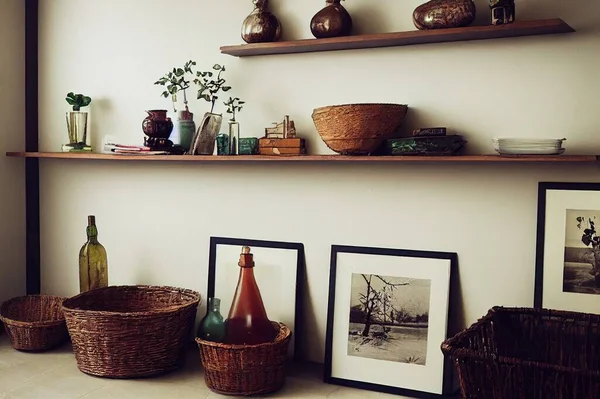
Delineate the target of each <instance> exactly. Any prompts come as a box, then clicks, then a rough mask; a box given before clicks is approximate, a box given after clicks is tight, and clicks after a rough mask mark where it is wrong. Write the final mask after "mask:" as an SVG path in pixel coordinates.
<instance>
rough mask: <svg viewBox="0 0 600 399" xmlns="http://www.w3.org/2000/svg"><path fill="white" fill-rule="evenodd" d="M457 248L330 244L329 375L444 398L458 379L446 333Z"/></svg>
mask: <svg viewBox="0 0 600 399" xmlns="http://www.w3.org/2000/svg"><path fill="white" fill-rule="evenodd" d="M457 263H458V256H457V254H456V253H446V252H431V251H413V250H404V249H387V248H368V247H350V246H337V245H334V246H332V249H331V271H330V281H329V307H328V312H327V337H326V344H325V373H324V380H325V382H327V383H331V384H337V385H344V386H349V387H354V388H360V389H367V390H373V391H379V392H386V393H390V394H396V395H406V396H412V397H419V398H440V397H444V395H447V394H451V393H452V391H453V389H454V387H453V381H452V374H451V371H452V369H451V365H450V364H449V363H448V359H446V358H445V357H444V355H443V353H442V351H441V349H440V347H441V344H442V342H443V341H444V340H445V339H446V338H447V335H448V321H449V315H448V314H449V309H450V289H451V285H452V284H451V278H452V276H453V274H454V270H455V269H456V267H457Z"/></svg>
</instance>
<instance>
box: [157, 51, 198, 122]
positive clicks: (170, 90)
mask: <svg viewBox="0 0 600 399" xmlns="http://www.w3.org/2000/svg"><path fill="white" fill-rule="evenodd" d="M194 65H196V61H192V60H190V61H188V62H186V63H185V64H184V65H183V68H177V67H175V68H173V70H172V71H169V72H168V73H166V74H165V76H163V77H162V78H160V79H158V80H157V81H156V82H154V84H155V85H160V86H165V88H166V90H165V91H163V92H162V96H163V97H165V98H168V97H169V96H171V99H172V101H173V111H175V112H177V107H176V106H175V104H176V103H177V93H178V92H179V91H182V92H183V104H184V105H185V110H186V111H187V112H189V108H188V101H187V94H186V90H187V89H189V88H190V83H191V82H190V80H187V79H186V75H187V74H190V75H192V76H193V74H194V72H193V71H192V66H194Z"/></svg>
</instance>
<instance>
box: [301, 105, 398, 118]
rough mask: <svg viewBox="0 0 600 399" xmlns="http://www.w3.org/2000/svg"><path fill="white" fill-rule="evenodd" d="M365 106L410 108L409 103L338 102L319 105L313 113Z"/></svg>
mask: <svg viewBox="0 0 600 399" xmlns="http://www.w3.org/2000/svg"><path fill="white" fill-rule="evenodd" d="M364 106H383V107H390V108H398V109H408V104H394V103H354V104H337V105H325V106H323V107H317V108H314V109H313V112H312V115H313V116H314V115H316V114H320V113H324V112H329V111H331V110H332V109H337V108H351V107H364Z"/></svg>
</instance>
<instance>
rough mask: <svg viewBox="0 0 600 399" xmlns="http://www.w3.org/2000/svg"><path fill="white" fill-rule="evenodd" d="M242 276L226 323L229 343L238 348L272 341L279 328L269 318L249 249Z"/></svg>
mask: <svg viewBox="0 0 600 399" xmlns="http://www.w3.org/2000/svg"><path fill="white" fill-rule="evenodd" d="M238 265H239V266H240V276H239V279H238V284H237V288H236V289H235V294H234V296H233V301H232V303H231V308H230V309H229V316H228V317H227V320H226V321H225V342H227V343H228V344H236V345H256V344H262V343H265V342H271V341H273V340H274V339H275V337H276V336H277V333H278V331H277V329H276V328H275V326H274V325H273V323H272V322H271V321H270V320H269V318H268V317H267V312H266V311H265V305H264V304H263V301H262V297H261V295H260V290H259V289H258V284H257V283H256V279H255V278H254V259H253V255H252V254H251V253H250V248H249V247H244V248H243V250H242V253H241V255H240V261H239V263H238Z"/></svg>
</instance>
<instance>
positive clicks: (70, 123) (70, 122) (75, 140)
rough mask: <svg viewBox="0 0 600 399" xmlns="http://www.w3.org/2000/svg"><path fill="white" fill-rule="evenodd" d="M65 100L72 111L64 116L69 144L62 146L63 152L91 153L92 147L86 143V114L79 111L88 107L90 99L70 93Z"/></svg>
mask: <svg viewBox="0 0 600 399" xmlns="http://www.w3.org/2000/svg"><path fill="white" fill-rule="evenodd" d="M65 100H66V101H67V104H69V105H70V106H71V107H72V108H73V110H72V111H70V112H67V115H66V117H67V131H68V134H69V144H65V145H63V148H62V149H63V151H64V152H69V151H91V150H92V147H91V146H90V144H89V142H88V134H87V123H88V113H87V112H84V111H81V108H83V107H87V106H88V105H90V103H91V102H92V99H91V98H90V97H88V96H85V95H83V94H75V93H74V92H70V93H68V94H67V96H66V98H65Z"/></svg>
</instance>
